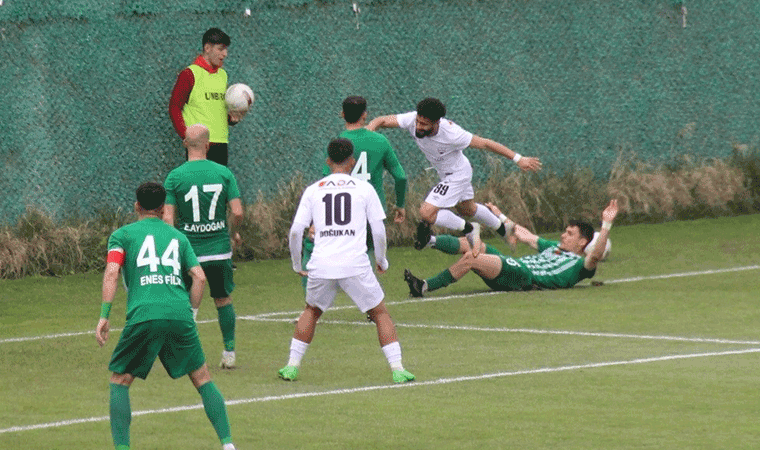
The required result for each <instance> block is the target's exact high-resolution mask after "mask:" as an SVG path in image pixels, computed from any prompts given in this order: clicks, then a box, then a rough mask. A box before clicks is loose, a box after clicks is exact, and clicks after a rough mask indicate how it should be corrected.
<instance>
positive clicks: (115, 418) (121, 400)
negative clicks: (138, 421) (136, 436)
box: [110, 383, 132, 450]
mask: <svg viewBox="0 0 760 450" xmlns="http://www.w3.org/2000/svg"><path fill="white" fill-rule="evenodd" d="M110 386H111V436H112V437H113V445H114V447H116V449H117V450H129V425H130V423H131V422H132V406H131V405H130V404H129V386H124V385H123V384H114V383H111V384H110Z"/></svg>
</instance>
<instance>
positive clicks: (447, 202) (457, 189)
mask: <svg viewBox="0 0 760 450" xmlns="http://www.w3.org/2000/svg"><path fill="white" fill-rule="evenodd" d="M473 198H475V191H474V190H473V189H472V183H471V182H470V180H463V181H441V182H440V183H438V184H436V185H435V187H434V188H433V189H432V190H431V191H430V193H429V194H428V196H427V197H426V198H425V202H426V203H430V204H431V205H433V206H437V207H439V208H451V207H454V206H456V205H457V204H459V202H463V201H465V200H472V199H473Z"/></svg>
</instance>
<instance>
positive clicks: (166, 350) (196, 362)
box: [158, 320, 206, 379]
mask: <svg viewBox="0 0 760 450" xmlns="http://www.w3.org/2000/svg"><path fill="white" fill-rule="evenodd" d="M161 322H162V324H161V326H162V327H163V330H162V331H163V335H164V336H165V339H164V343H163V345H162V346H161V349H160V350H159V352H158V358H159V359H160V360H161V364H163V365H164V368H165V369H166V372H167V373H168V374H169V376H170V377H172V378H175V379H176V378H179V377H182V376H185V375H187V374H189V373H191V372H194V371H196V370H198V369H199V368H201V367H202V366H203V364H204V363H205V362H206V356H205V355H204V354H203V348H202V347H201V341H200V339H199V338H198V328H197V327H196V325H195V323H194V322H189V321H183V320H163V321H161Z"/></svg>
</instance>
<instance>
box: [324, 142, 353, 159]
mask: <svg viewBox="0 0 760 450" xmlns="http://www.w3.org/2000/svg"><path fill="white" fill-rule="evenodd" d="M327 156H329V157H330V160H331V161H332V162H334V163H335V164H340V163H342V162H343V161H345V160H347V159H348V158H350V157H351V156H354V144H352V143H351V141H349V140H348V139H344V138H336V139H333V140H332V141H330V144H329V145H328V146H327Z"/></svg>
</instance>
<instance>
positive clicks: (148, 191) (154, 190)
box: [136, 181, 166, 211]
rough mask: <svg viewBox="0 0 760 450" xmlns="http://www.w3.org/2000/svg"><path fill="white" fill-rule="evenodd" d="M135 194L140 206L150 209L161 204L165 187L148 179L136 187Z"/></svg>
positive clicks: (163, 199)
mask: <svg viewBox="0 0 760 450" xmlns="http://www.w3.org/2000/svg"><path fill="white" fill-rule="evenodd" d="M136 195H137V203H138V204H139V205H140V208H142V209H144V210H146V211H152V210H154V209H158V208H160V207H161V206H163V204H164V201H165V200H166V189H164V187H163V186H162V185H161V184H159V183H154V182H152V181H149V182H147V183H143V184H141V185H140V187H138V188H137V192H136Z"/></svg>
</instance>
